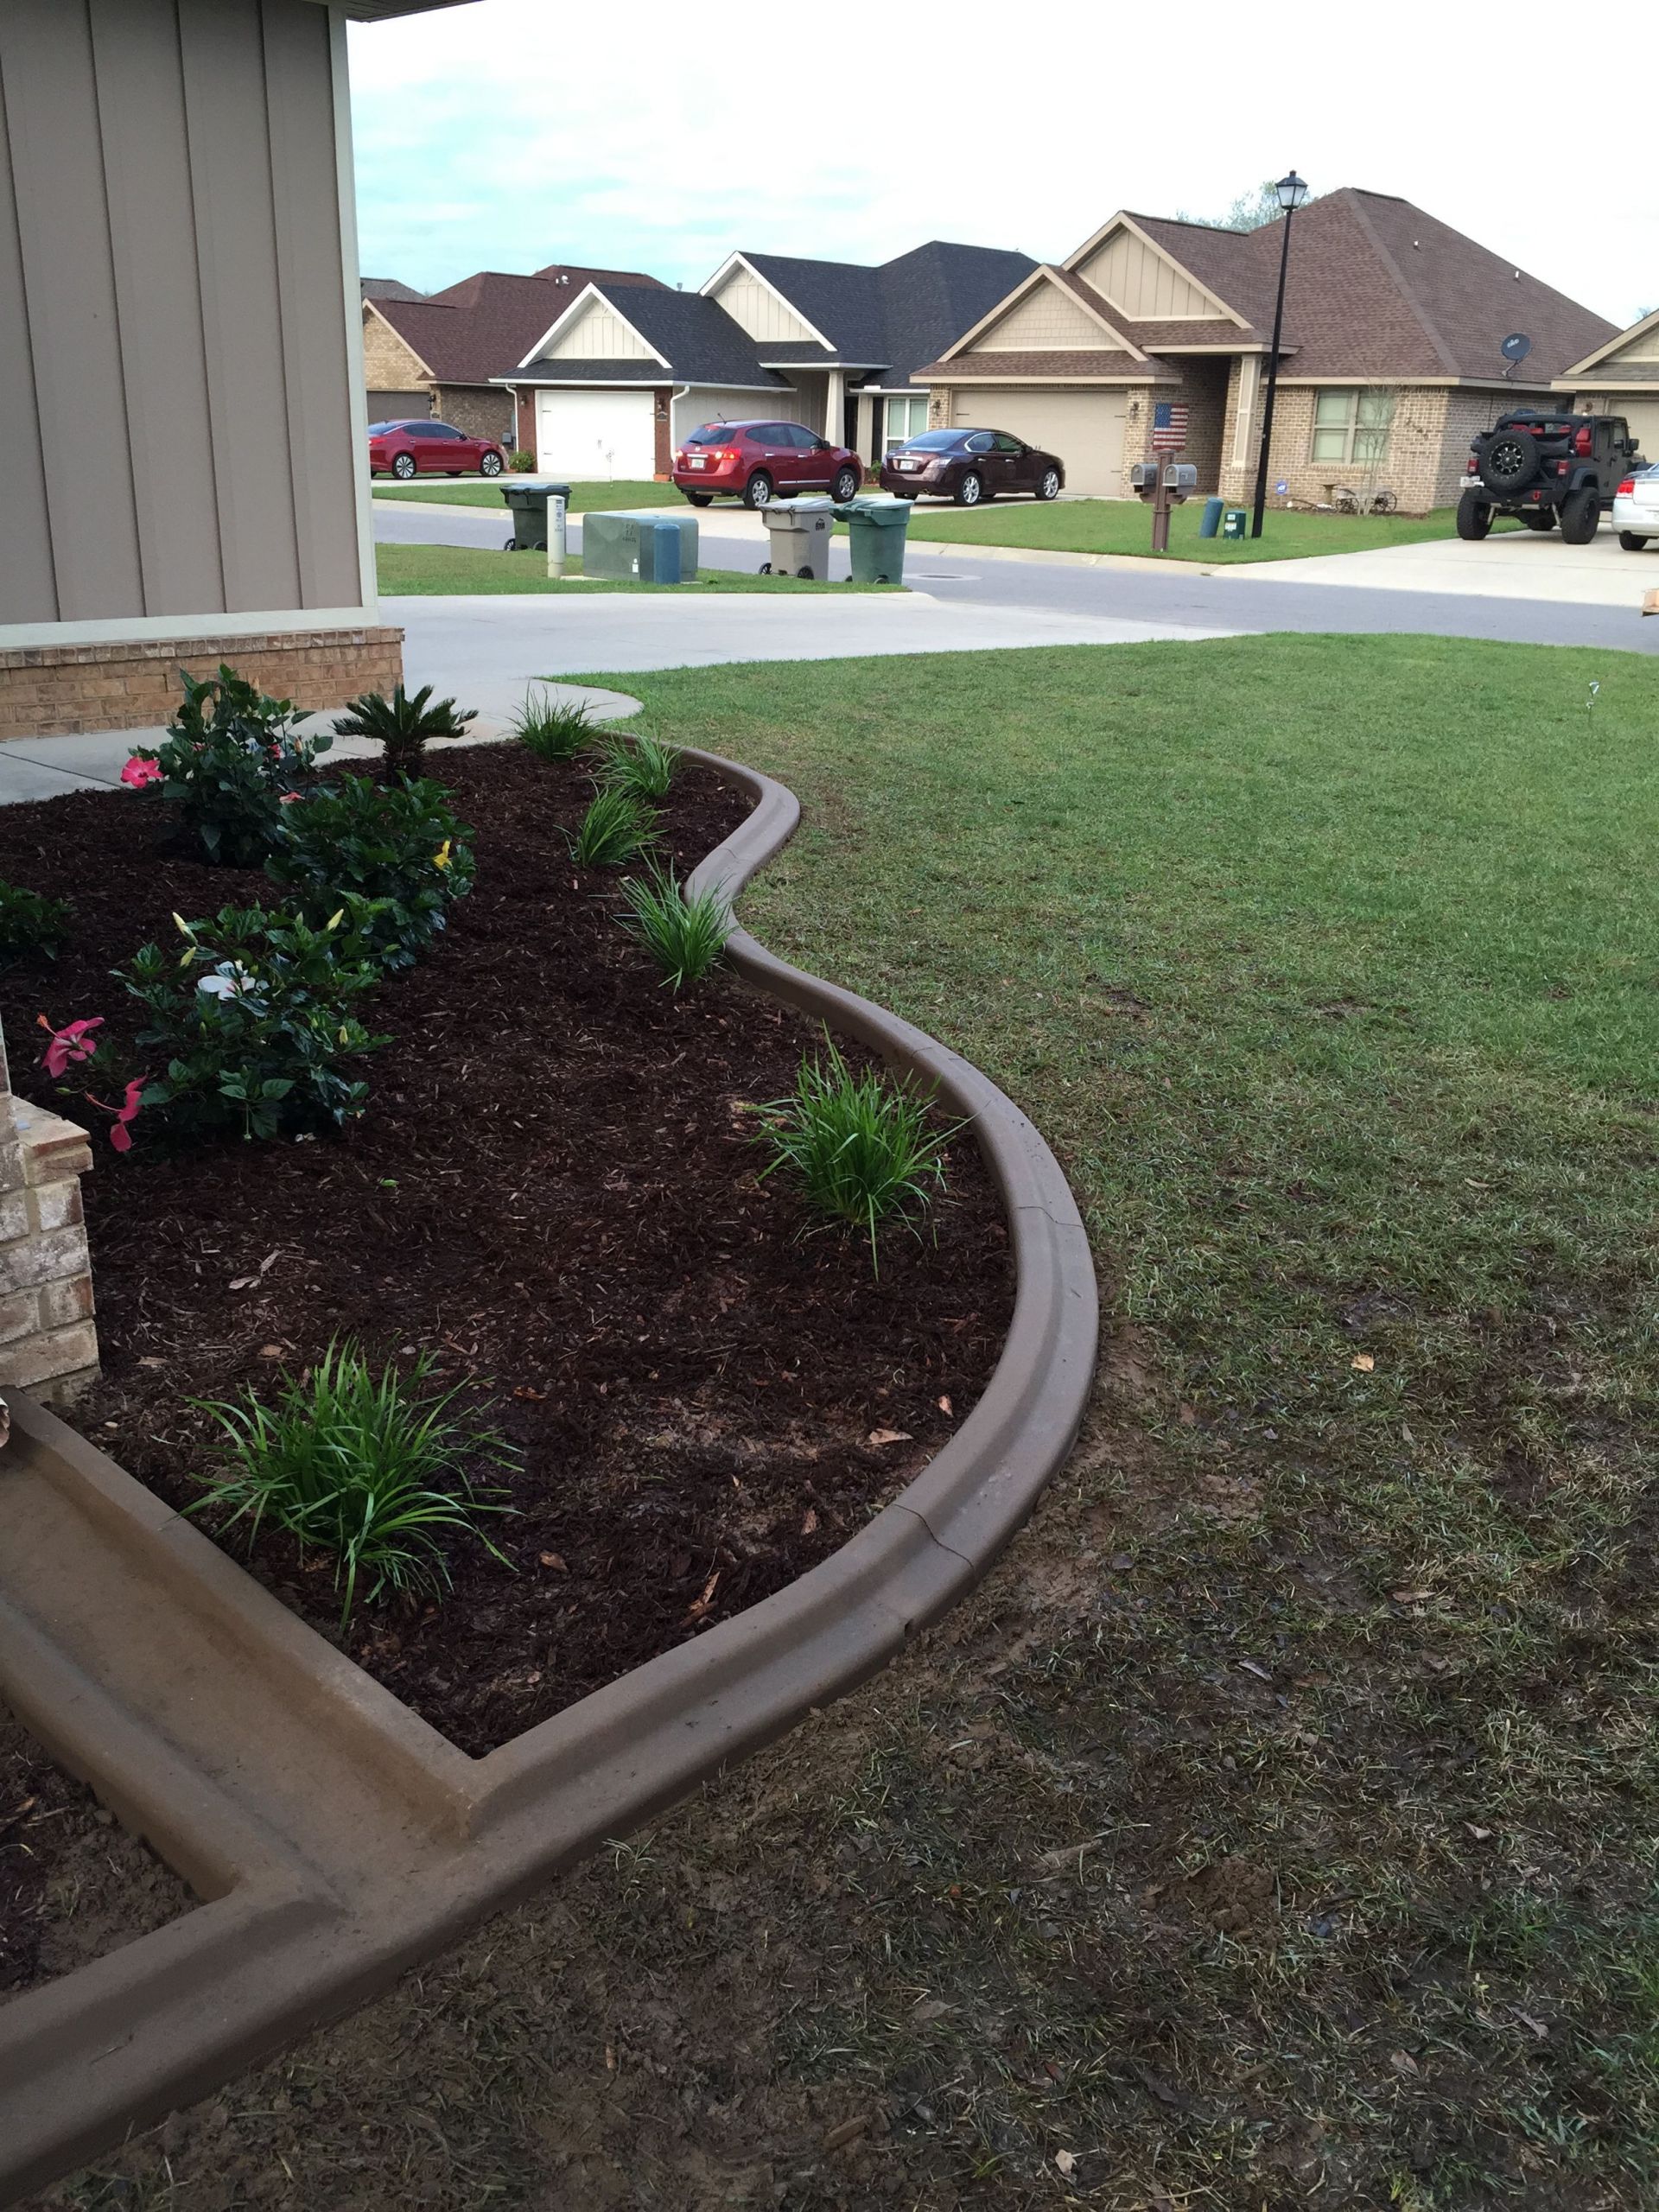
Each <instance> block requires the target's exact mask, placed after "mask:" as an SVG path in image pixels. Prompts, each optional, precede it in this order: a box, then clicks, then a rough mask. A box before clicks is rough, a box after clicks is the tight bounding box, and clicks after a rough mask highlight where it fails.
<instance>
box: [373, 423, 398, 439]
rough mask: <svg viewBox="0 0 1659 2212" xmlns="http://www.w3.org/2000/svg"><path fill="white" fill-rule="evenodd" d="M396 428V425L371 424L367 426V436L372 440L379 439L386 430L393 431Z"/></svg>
mask: <svg viewBox="0 0 1659 2212" xmlns="http://www.w3.org/2000/svg"><path fill="white" fill-rule="evenodd" d="M395 429H397V424H396V423H370V425H369V435H370V436H371V437H372V438H381V437H384V436H385V434H386V432H387V431H388V430H395Z"/></svg>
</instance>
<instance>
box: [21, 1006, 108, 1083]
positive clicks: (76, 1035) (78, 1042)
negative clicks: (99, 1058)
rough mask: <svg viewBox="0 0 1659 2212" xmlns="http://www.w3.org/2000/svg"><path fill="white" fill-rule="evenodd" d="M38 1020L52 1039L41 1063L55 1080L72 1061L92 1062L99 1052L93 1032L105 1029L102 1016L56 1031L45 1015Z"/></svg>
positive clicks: (71, 1023)
mask: <svg viewBox="0 0 1659 2212" xmlns="http://www.w3.org/2000/svg"><path fill="white" fill-rule="evenodd" d="M36 1019H37V1020H38V1021H39V1023H40V1026H41V1028H42V1029H44V1030H46V1031H47V1032H48V1034H49V1035H50V1037H51V1039H52V1041H51V1043H50V1044H49V1045H48V1046H47V1048H46V1050H45V1052H42V1053H41V1065H43V1066H44V1067H45V1069H46V1071H47V1073H48V1075H49V1076H51V1077H54V1080H55V1078H56V1077H59V1076H60V1075H61V1074H62V1073H63V1071H64V1070H65V1069H66V1068H67V1066H68V1065H69V1064H70V1062H71V1061H72V1060H90V1059H91V1058H92V1054H93V1053H94V1052H97V1050H98V1039H96V1038H95V1037H93V1035H92V1032H93V1030H94V1029H101V1028H102V1027H104V1017H103V1015H102V1014H93V1015H92V1016H91V1018H90V1019H89V1020H86V1021H72V1022H69V1023H68V1024H67V1026H66V1027H64V1028H62V1029H54V1028H53V1027H52V1025H51V1023H50V1022H49V1021H48V1020H47V1018H46V1016H45V1015H44V1014H40V1015H38V1016H37V1017H36ZM89 1040H90V1041H89Z"/></svg>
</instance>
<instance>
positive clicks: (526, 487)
mask: <svg viewBox="0 0 1659 2212" xmlns="http://www.w3.org/2000/svg"><path fill="white" fill-rule="evenodd" d="M554 493H559V494H560V495H561V496H562V497H563V500H564V505H565V511H566V512H567V513H568V512H569V507H570V486H569V485H568V484H543V483H541V482H537V483H533V484H527V483H524V482H519V483H517V484H504V485H503V486H501V497H502V498H503V499H505V501H506V503H507V512H508V514H509V515H510V516H511V517H512V537H510V538H509V539H508V540H507V550H508V552H509V553H545V552H546V550H547V503H548V501H549V500H550V499H551V498H552V497H553V495H554Z"/></svg>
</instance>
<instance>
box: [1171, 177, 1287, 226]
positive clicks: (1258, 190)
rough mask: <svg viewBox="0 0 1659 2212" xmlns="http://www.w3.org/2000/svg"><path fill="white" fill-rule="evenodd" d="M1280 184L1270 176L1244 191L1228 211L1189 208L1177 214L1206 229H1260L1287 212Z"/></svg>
mask: <svg viewBox="0 0 1659 2212" xmlns="http://www.w3.org/2000/svg"><path fill="white" fill-rule="evenodd" d="M1284 212H1285V211H1284V209H1283V208H1282V207H1281V206H1280V205H1279V188H1278V187H1277V185H1275V184H1274V181H1273V179H1272V178H1271V177H1269V178H1268V181H1266V183H1264V184H1258V185H1256V186H1255V188H1253V189H1252V190H1250V191H1249V192H1241V193H1240V194H1239V195H1238V197H1237V199H1236V200H1234V202H1233V204H1232V206H1231V207H1230V208H1229V209H1228V210H1227V213H1225V214H1224V215H1189V214H1188V213H1187V212H1186V210H1185V208H1183V209H1182V210H1181V212H1180V213H1179V215H1178V216H1177V217H1176V220H1177V221H1178V222H1181V223H1198V224H1200V225H1201V226H1203V228H1204V229H1205V230H1206V231H1260V230H1265V228H1266V227H1267V226H1268V224H1269V223H1276V222H1278V221H1279V220H1280V219H1281V217H1282V216H1283V214H1284Z"/></svg>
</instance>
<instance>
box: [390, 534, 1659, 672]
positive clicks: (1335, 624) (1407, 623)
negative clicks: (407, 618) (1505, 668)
mask: <svg viewBox="0 0 1659 2212" xmlns="http://www.w3.org/2000/svg"><path fill="white" fill-rule="evenodd" d="M374 517H375V535H376V537H378V538H379V539H381V540H383V541H385V542H386V543H398V544H417V545H481V546H489V547H493V548H499V547H500V546H501V544H502V543H503V542H504V540H505V536H506V531H505V513H503V514H502V515H500V516H497V515H495V514H493V513H491V512H488V511H487V510H480V509H479V508H475V507H448V508H442V509H440V508H437V507H435V506H434V507H417V506H415V505H397V504H395V503H393V502H391V501H388V500H384V499H379V500H376V502H375V503H374ZM701 520H702V531H701V536H700V546H701V558H702V563H703V565H704V566H705V567H708V568H714V569H758V568H759V567H760V563H761V561H762V560H763V559H764V558H765V553H766V549H765V546H764V543H761V542H760V539H759V538H758V537H755V536H751V535H749V534H748V533H750V532H752V531H755V530H756V528H757V524H756V520H755V518H752V517H750V516H748V515H747V514H743V513H741V512H736V511H734V512H732V513H731V514H730V515H729V516H728V515H726V514H725V513H724V512H722V511H720V510H716V511H715V513H714V514H713V515H712V516H704V517H702V518H701ZM722 523H724V524H725V525H726V527H725V528H724V529H723V530H722ZM570 544H571V550H572V551H573V552H575V551H579V550H581V518H580V517H577V518H575V519H574V520H573V521H572V523H571V525H570ZM847 565H848V554H847V548H846V542H845V540H844V539H838V540H837V541H836V545H835V547H834V549H833V550H832V552H831V555H830V573H831V578H832V580H835V579H837V578H840V577H842V576H844V575H846V574H847ZM1298 565H1301V564H1298ZM1331 565H1332V566H1334V565H1335V564H1334V563H1332V564H1331ZM905 573H906V582H908V583H910V584H911V585H912V586H913V587H914V588H916V589H917V590H918V591H919V592H925V593H927V594H931V596H932V597H934V598H935V599H937V600H938V601H941V602H944V604H947V605H951V606H956V607H963V608H964V609H970V608H973V607H983V608H985V609H987V610H990V609H993V608H1001V609H1005V610H1007V613H1008V614H1009V615H1010V616H1013V615H1014V613H1016V611H1024V612H1025V613H1029V614H1032V615H1035V616H1039V617H1047V618H1049V619H1050V620H1051V621H1054V620H1058V621H1059V622H1061V623H1065V622H1066V621H1068V620H1069V621H1073V622H1075V621H1078V620H1082V621H1085V622H1086V621H1088V620H1090V619H1094V620H1106V621H1112V622H1121V623H1125V624H1140V623H1148V624H1154V625H1157V626H1160V627H1161V626H1174V627H1176V628H1191V629H1194V630H1198V631H1202V632H1206V633H1209V634H1214V633H1215V632H1218V631H1221V632H1225V631H1252V632H1262V631H1269V630H1301V631H1314V632H1319V631H1324V632H1383V633H1402V632H1426V633H1427V634H1429V635H1431V636H1439V637H1448V638H1485V639H1510V640H1513V641H1514V642H1516V644H1523V645H1599V646H1602V647H1607V648H1611V649H1613V650H1615V651H1618V652H1649V653H1659V621H1643V620H1642V618H1641V617H1640V615H1639V614H1637V612H1636V609H1635V607H1634V606H1630V607H1623V606H1600V605H1586V604H1581V603H1573V602H1569V601H1560V600H1551V599H1522V598H1517V597H1515V596H1513V595H1505V596H1501V597H1500V596H1497V595H1491V596H1487V595H1485V594H1482V593H1480V592H1475V591H1462V592H1458V593H1450V592H1430V591H1423V592H1419V591H1413V590H1402V589H1400V588H1389V589H1371V588H1366V587H1364V586H1362V585H1357V584H1353V585H1340V586H1338V585H1336V584H1333V583H1331V582H1321V583H1306V582H1292V581H1290V580H1289V579H1288V578H1286V579H1284V580H1282V581H1277V582H1275V581H1273V580H1271V579H1270V578H1269V577H1268V575H1265V574H1263V575H1256V574H1252V573H1249V572H1244V571H1240V570H1236V569H1235V570H1231V571H1229V572H1227V573H1224V574H1222V575H1203V574H1202V573H1201V572H1199V571H1198V570H1197V569H1194V568H1192V567H1191V566H1189V565H1188V564H1186V563H1171V564H1170V566H1169V567H1168V568H1166V569H1164V568H1160V569H1149V568H1148V569H1141V568H1134V567H1129V566H1128V565H1125V566H1123V567H1122V568H1117V567H1098V568H1083V567H1073V566H1071V564H1069V563H1065V562H1060V561H1041V560H1029V561H1019V562H1013V561H996V562H992V561H987V560H976V558H975V556H974V554H973V553H972V552H971V551H970V550H969V549H967V548H965V547H961V548H959V547H957V546H954V545H943V544H938V543H928V542H926V541H925V540H918V542H916V543H913V544H912V546H911V548H910V552H909V558H908V560H907V562H906V572H905ZM1656 574H1659V562H1656ZM1037 642H1041V640H1040V639H1037V638H1033V643H1037ZM923 649H924V650H926V649H928V648H923Z"/></svg>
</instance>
